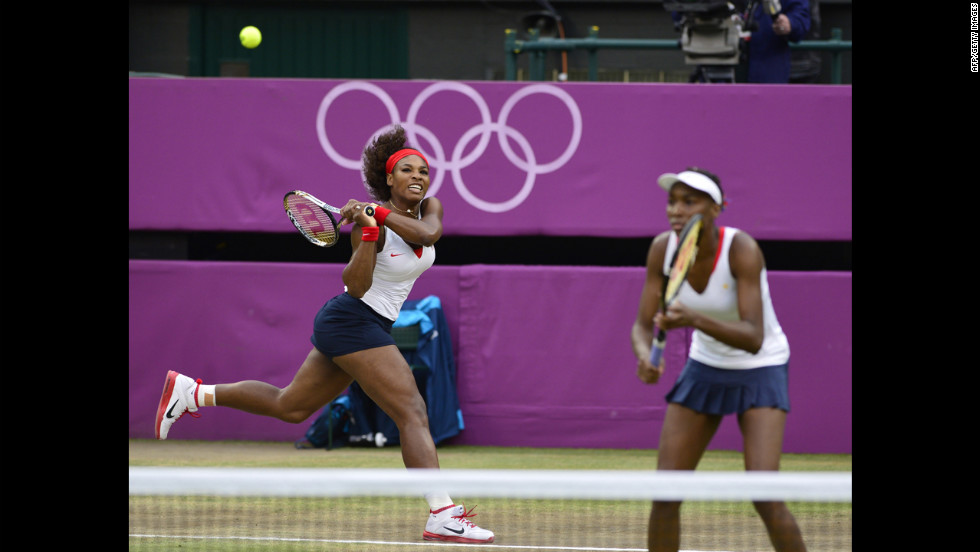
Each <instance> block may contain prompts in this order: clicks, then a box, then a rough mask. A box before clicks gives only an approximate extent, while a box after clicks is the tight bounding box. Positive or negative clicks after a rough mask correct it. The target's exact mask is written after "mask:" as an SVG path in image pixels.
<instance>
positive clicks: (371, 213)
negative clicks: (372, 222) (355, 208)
mask: <svg viewBox="0 0 980 552" xmlns="http://www.w3.org/2000/svg"><path fill="white" fill-rule="evenodd" d="M364 213H365V214H366V215H367V216H369V217H373V216H374V207H372V206H370V205H368V206H367V207H365V208H364Z"/></svg>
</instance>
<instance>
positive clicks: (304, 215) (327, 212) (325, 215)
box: [282, 190, 374, 247]
mask: <svg viewBox="0 0 980 552" xmlns="http://www.w3.org/2000/svg"><path fill="white" fill-rule="evenodd" d="M282 204H283V206H284V207H285V208H286V214H287V215H289V220H291V221H292V222H293V226H295V227H296V229H297V230H299V232H300V234H303V237H305V238H306V239H307V240H309V241H310V243H312V244H314V245H319V246H320V247H331V246H333V245H334V244H336V243H337V240H338V239H339V238H340V230H339V225H338V224H337V219H336V218H334V216H333V214H334V213H337V214H340V209H338V208H336V207H334V206H333V205H327V204H326V203H324V202H322V201H320V200H319V199H317V198H315V197H313V195H311V194H308V193H306V192H302V191H300V190H293V191H291V192H289V193H287V194H286V197H284V198H283V199H282ZM364 212H365V213H367V214H368V216H372V217H373V216H374V207H371V206H370V205H368V207H367V208H366V209H364Z"/></svg>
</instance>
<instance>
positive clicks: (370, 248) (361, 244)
mask: <svg viewBox="0 0 980 552" xmlns="http://www.w3.org/2000/svg"><path fill="white" fill-rule="evenodd" d="M353 218H354V222H355V224H354V226H353V227H351V232H350V243H351V248H352V249H353V253H352V254H351V257H350V261H348V263H347V266H345V267H344V273H343V280H344V285H345V286H347V293H348V294H350V295H351V296H353V297H357V298H361V297H364V294H365V293H367V290H369V289H371V285H372V284H373V283H374V265H375V263H376V262H377V260H378V255H377V253H378V242H377V241H365V240H363V239H362V236H363V234H364V229H365V228H372V227H373V228H378V223H377V221H375V220H374V217H370V216H368V215H367V214H366V213H364V211H363V209H362V210H360V211H358V213H357V214H356V215H355V216H354V217H353ZM379 230H380V229H379Z"/></svg>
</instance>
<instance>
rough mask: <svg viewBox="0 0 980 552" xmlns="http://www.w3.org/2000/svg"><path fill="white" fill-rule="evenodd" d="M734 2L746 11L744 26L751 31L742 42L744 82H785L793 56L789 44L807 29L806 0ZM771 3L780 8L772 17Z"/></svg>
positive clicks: (787, 79)
mask: <svg viewBox="0 0 980 552" xmlns="http://www.w3.org/2000/svg"><path fill="white" fill-rule="evenodd" d="M734 3H735V5H736V7H737V8H738V9H739V11H740V12H741V13H744V14H745V15H744V17H743V19H744V20H745V21H746V22H747V23H748V25H747V29H746V30H748V31H749V32H750V33H751V35H750V36H749V39H748V41H747V43H746V44H745V45H744V47H745V48H746V50H747V57H746V60H747V64H748V67H747V74H746V79H745V80H744V82H750V83H788V82H789V75H790V66H791V57H792V54H791V52H790V46H789V44H790V42H793V43H796V42H799V41H800V40H802V39H803V38H805V37H806V35H807V33H808V32H810V2H809V0H781V1H778V2H774V3H773V2H767V1H761V2H755V1H746V0H736V1H735V2H734ZM773 4H775V6H778V7H779V8H780V9H779V12H778V14H777V15H776V16H775V17H773V16H771V15H770V14H769V9H770V8H771V6H772V5H773ZM753 22H754V23H753Z"/></svg>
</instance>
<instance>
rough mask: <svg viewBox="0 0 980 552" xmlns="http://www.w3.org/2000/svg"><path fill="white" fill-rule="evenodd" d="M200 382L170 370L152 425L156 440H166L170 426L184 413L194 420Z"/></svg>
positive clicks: (197, 415)
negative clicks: (154, 421)
mask: <svg viewBox="0 0 980 552" xmlns="http://www.w3.org/2000/svg"><path fill="white" fill-rule="evenodd" d="M199 385H201V380H200V379H198V380H197V381H194V380H192V379H191V378H189V377H187V376H185V375H183V374H178V373H177V372H174V371H173V370H170V371H169V372H167V379H166V380H165V381H164V383H163V394H162V395H161V396H160V406H158V407H157V418H156V423H155V424H154V426H153V427H154V430H155V432H156V437H157V439H166V438H167V434H168V433H170V426H172V425H174V422H176V421H177V420H179V419H180V417H181V416H183V415H184V414H186V413H190V415H191V416H192V417H194V418H199V417H200V416H201V415H200V414H197V407H198V404H197V386H199Z"/></svg>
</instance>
